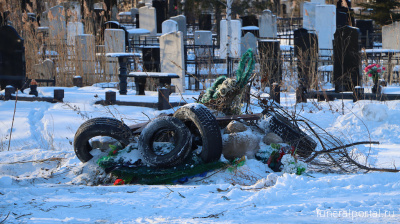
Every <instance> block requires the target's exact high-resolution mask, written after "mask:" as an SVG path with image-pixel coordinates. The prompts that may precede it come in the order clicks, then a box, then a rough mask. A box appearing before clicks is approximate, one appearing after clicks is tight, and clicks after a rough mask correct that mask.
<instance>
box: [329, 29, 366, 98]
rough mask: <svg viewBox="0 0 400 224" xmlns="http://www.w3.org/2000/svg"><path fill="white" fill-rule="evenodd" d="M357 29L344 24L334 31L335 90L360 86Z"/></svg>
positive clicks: (340, 90) (351, 89) (350, 89)
mask: <svg viewBox="0 0 400 224" xmlns="http://www.w3.org/2000/svg"><path fill="white" fill-rule="evenodd" d="M358 33H359V30H358V29H357V28H355V27H350V26H344V27H342V28H340V29H338V30H336V33H335V39H334V47H333V56H334V57H333V82H334V85H335V92H345V91H353V90H354V88H355V87H356V86H361V81H362V78H361V72H360V69H361V57H360V52H359V50H360V49H359V45H358V39H359V34H358Z"/></svg>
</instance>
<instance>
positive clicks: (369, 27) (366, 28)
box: [356, 19, 374, 48]
mask: <svg viewBox="0 0 400 224" xmlns="http://www.w3.org/2000/svg"><path fill="white" fill-rule="evenodd" d="M356 27H357V28H358V29H359V30H360V32H361V47H363V48H373V44H374V40H373V38H372V37H371V35H373V34H374V26H373V21H372V19H358V20H356Z"/></svg>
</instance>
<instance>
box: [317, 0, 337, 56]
mask: <svg viewBox="0 0 400 224" xmlns="http://www.w3.org/2000/svg"><path fill="white" fill-rule="evenodd" d="M315 30H316V32H317V35H318V45H319V48H320V51H319V54H320V55H323V56H331V54H332V51H331V49H333V45H332V40H333V35H334V34H335V31H336V8H335V6H334V5H317V6H316V8H315ZM324 49H330V50H324Z"/></svg>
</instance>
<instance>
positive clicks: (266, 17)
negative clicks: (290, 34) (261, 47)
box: [259, 10, 278, 38]
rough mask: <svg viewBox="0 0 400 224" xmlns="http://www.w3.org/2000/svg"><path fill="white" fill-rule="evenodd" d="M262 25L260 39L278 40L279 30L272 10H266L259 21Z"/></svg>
mask: <svg viewBox="0 0 400 224" xmlns="http://www.w3.org/2000/svg"><path fill="white" fill-rule="evenodd" d="M259 23H260V29H259V33H260V37H264V38H276V36H277V34H278V28H277V23H276V16H275V15H273V14H272V12H271V11H270V10H264V11H263V12H262V14H261V16H260V19H259Z"/></svg>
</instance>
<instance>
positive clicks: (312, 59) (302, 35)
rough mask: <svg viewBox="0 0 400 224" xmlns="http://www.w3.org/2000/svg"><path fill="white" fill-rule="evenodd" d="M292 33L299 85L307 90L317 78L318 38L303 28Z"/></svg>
mask: <svg viewBox="0 0 400 224" xmlns="http://www.w3.org/2000/svg"><path fill="white" fill-rule="evenodd" d="M293 33H294V55H295V57H296V58H297V71H298V77H299V80H300V81H299V84H301V85H302V86H303V87H305V88H306V89H309V88H310V86H312V85H311V82H312V81H316V80H317V78H318V77H317V69H318V38H317V35H316V34H314V33H309V32H308V30H306V29H304V28H301V29H298V30H295V31H294V32H293ZM313 87H316V86H313Z"/></svg>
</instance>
